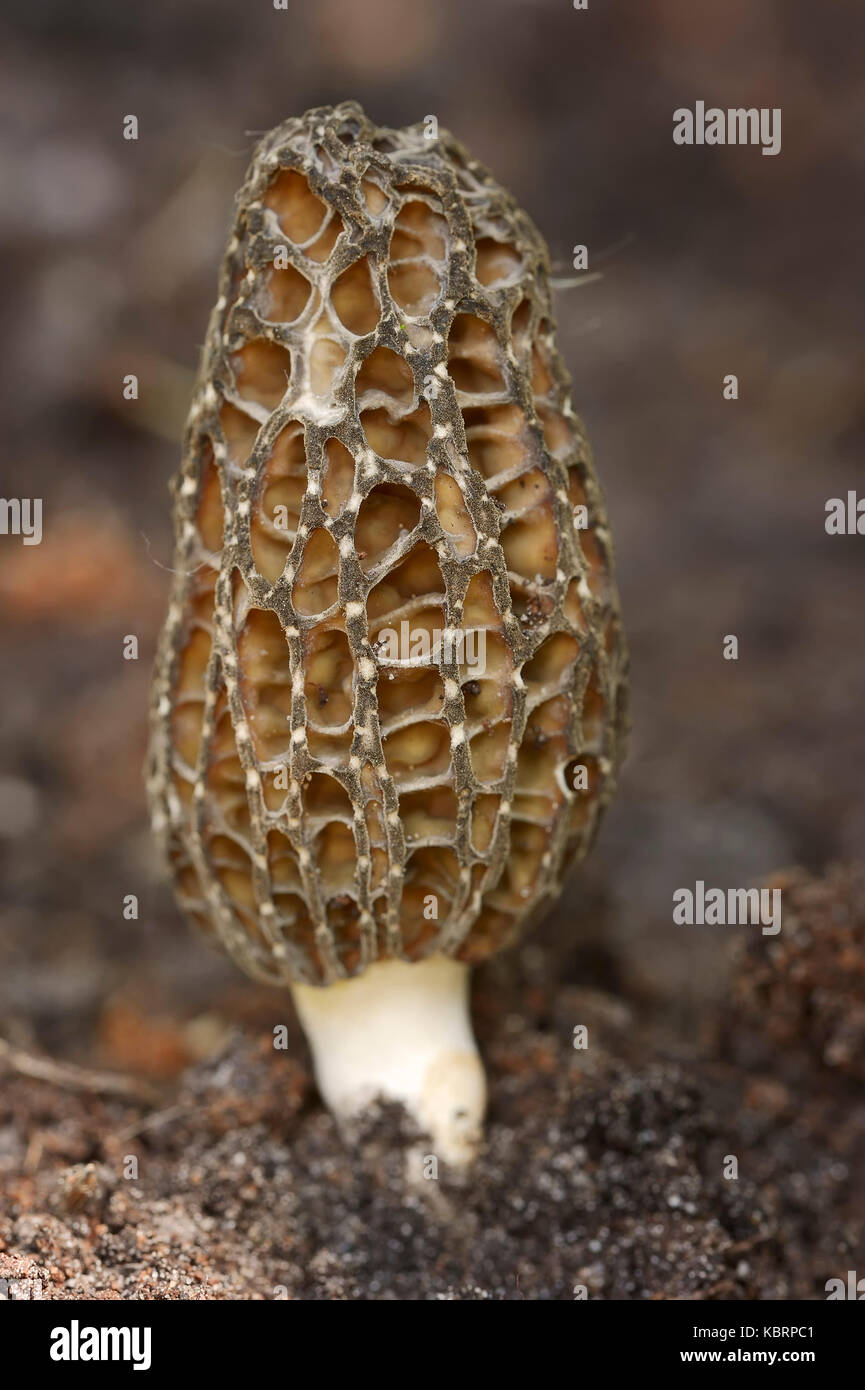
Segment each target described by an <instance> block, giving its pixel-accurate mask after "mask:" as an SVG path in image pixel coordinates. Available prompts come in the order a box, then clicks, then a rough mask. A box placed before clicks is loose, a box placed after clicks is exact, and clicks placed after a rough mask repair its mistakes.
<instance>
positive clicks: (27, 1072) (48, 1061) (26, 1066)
mask: <svg viewBox="0 0 865 1390" xmlns="http://www.w3.org/2000/svg"><path fill="white" fill-rule="evenodd" d="M0 1062H5V1063H6V1064H7V1066H9V1067H11V1069H12V1070H13V1071H15V1072H17V1073H18V1075H19V1076H28V1077H30V1078H31V1080H33V1081H47V1082H48V1083H49V1085H52V1086H59V1087H60V1088H61V1089H62V1090H66V1091H88V1092H90V1093H91V1094H92V1095H103V1096H118V1097H120V1099H122V1100H130V1101H137V1102H139V1103H143V1104H146V1105H156V1104H158V1102H159V1101H160V1100H161V1099H162V1096H161V1093H160V1092H159V1091H158V1090H157V1089H156V1087H155V1086H151V1084H150V1083H149V1082H148V1081H141V1080H139V1079H138V1078H135V1077H131V1076H121V1075H120V1074H119V1073H115V1072H104V1071H90V1070H89V1069H88V1068H86V1067H79V1066H76V1065H75V1064H74V1063H72V1062H55V1061H54V1060H53V1058H51V1057H37V1056H36V1055H35V1054H34V1053H32V1052H25V1051H24V1049H23V1048H20V1047H13V1046H12V1044H11V1043H8V1042H7V1041H6V1040H5V1038H0Z"/></svg>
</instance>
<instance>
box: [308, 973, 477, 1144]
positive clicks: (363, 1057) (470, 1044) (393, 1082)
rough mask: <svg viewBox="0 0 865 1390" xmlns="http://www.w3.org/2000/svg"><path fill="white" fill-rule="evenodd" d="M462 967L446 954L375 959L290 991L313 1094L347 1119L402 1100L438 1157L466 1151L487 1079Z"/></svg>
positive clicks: (474, 1133)
mask: <svg viewBox="0 0 865 1390" xmlns="http://www.w3.org/2000/svg"><path fill="white" fill-rule="evenodd" d="M468 987H469V971H468V966H466V965H462V964H461V963H460V962H459V961H455V960H450V959H449V958H447V957H445V956H430V957H428V959H426V960H422V961H418V962H417V963H416V964H410V963H409V962H407V961H399V960H386V961H377V962H376V963H375V964H374V965H371V966H370V967H369V968H368V969H367V970H365V971H364V973H363V974H362V975H358V976H357V977H356V978H355V979H351V980H339V981H337V983H336V984H332V985H328V986H327V987H326V988H318V987H316V986H314V985H303V984H295V985H293V986H292V994H293V995H294V1002H295V1005H296V1007H297V1012H298V1014H299V1016H300V1021H301V1023H302V1024H303V1027H304V1031H305V1032H306V1036H307V1039H308V1041H309V1045H310V1047H311V1049H312V1055H313V1062H314V1065H315V1075H316V1080H317V1081H318V1086H319V1090H320V1091H321V1094H322V1096H323V1098H324V1100H325V1101H326V1103H327V1104H328V1106H329V1107H330V1109H331V1110H332V1111H333V1112H334V1114H335V1115H336V1116H337V1118H338V1119H343V1120H347V1119H350V1118H351V1117H352V1116H353V1115H357V1113H358V1112H359V1111H361V1110H363V1109H364V1108H365V1107H366V1106H367V1105H369V1103H370V1101H371V1100H373V1099H374V1097H375V1096H379V1095H380V1096H384V1097H386V1098H387V1099H388V1100H399V1101H402V1103H403V1105H404V1106H405V1108H406V1110H408V1112H409V1113H410V1114H411V1115H412V1116H413V1118H414V1119H415V1120H416V1122H417V1123H418V1124H419V1125H420V1127H421V1129H423V1131H424V1132H425V1133H427V1134H429V1136H430V1138H431V1139H432V1141H433V1151H434V1152H435V1153H436V1154H437V1155H438V1156H439V1157H441V1158H442V1159H443V1160H444V1161H445V1162H447V1163H450V1164H454V1165H462V1164H466V1163H468V1162H469V1161H470V1160H471V1158H472V1157H473V1154H474V1151H475V1149H476V1147H477V1144H478V1141H479V1139H480V1134H481V1123H482V1120H483V1114H484V1108H485V1105H486V1082H485V1078H484V1070H483V1065H482V1063H481V1060H480V1057H479V1056H478V1051H477V1047H476V1045H475V1040H474V1037H473V1035H472V1028H471V1021H470V1019H469V988H468Z"/></svg>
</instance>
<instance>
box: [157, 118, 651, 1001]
mask: <svg viewBox="0 0 865 1390" xmlns="http://www.w3.org/2000/svg"><path fill="white" fill-rule="evenodd" d="M174 495H175V526H176V536H177V552H176V555H177V558H176V561H175V568H176V571H177V573H176V576H175V581H174V589H173V593H172V598H171V603H170V608H169V614H168V619H167V622H166V624H165V627H164V630H163V634H162V639H161V643H160V650H159V656H158V660H157V667H156V673H155V677H154V687H153V703H152V737H151V748H150V756H149V765H148V785H149V795H150V802H151V808H152V815H153V822H154V827H155V830H156V832H157V835H158V837H159V839H160V841H161V843H162V845H163V847H164V849H165V851H166V853H167V855H168V858H169V861H170V863H171V865H172V869H173V873H174V878H175V883H176V888H177V892H178V897H179V900H180V902H181V904H182V906H183V907H184V908H185V910H186V911H187V912H188V914H189V915H190V916H191V917H192V918H193V919H194V920H195V921H196V922H198V923H199V925H200V926H202V927H203V928H204V929H205V930H207V931H208V932H210V934H211V935H212V936H214V937H215V938H216V939H217V940H218V941H219V942H220V943H221V944H222V945H223V947H224V948H225V949H227V950H228V952H229V953H230V954H231V955H232V956H233V957H234V958H235V960H237V961H238V962H239V963H240V964H241V965H242V966H243V967H244V968H245V969H246V970H248V971H249V972H250V973H251V974H253V975H255V976H256V977H258V978H262V979H267V980H271V981H273V980H285V981H288V980H300V981H305V982H308V983H313V984H315V983H327V982H328V981H331V980H333V979H336V978H339V977H341V976H346V975H348V976H351V975H354V974H357V973H359V972H360V971H362V970H363V969H364V968H365V967H366V966H367V965H368V964H369V963H370V962H372V961H373V960H375V959H381V958H387V957H401V958H404V959H408V960H416V959H419V958H421V957H423V956H427V955H429V954H432V953H444V954H446V955H452V956H456V957H458V958H460V959H462V960H465V961H470V962H474V961H477V960H480V959H482V958H484V957H485V956H487V955H489V954H490V953H492V952H493V951H495V950H497V949H499V947H501V946H502V945H504V944H505V943H506V942H508V941H510V940H511V939H513V937H514V936H515V934H516V933H517V932H518V931H519V930H521V929H522V927H523V926H524V925H525V924H526V922H527V921H528V920H529V919H530V918H531V917H533V916H535V915H537V914H538V913H539V911H540V910H541V909H543V908H544V906H546V905H548V904H549V902H550V900H551V898H552V897H553V896H555V895H556V894H557V893H558V891H559V888H560V882H561V876H562V873H563V871H564V870H565V869H566V868H568V867H570V866H571V865H572V864H573V863H574V862H576V861H577V860H578V859H579V858H581V857H582V855H583V854H584V853H585V852H586V850H587V848H588V846H589V844H590V843H591V840H592V837H593V835H594V832H595V829H596V827H597V822H598V817H599V815H600V813H601V811H602V809H603V807H604V805H605V804H606V802H607V800H608V799H609V796H610V794H611V791H612V786H613V779H614V776H615V772H616V768H617V766H618V763H619V761H620V757H621V751H622V742H623V731H624V724H625V680H626V656H625V647H624V640H623V635H622V629H621V623H620V619H619V611H618V602H617V597H616V592H615V587H614V582H613V576H612V554H611V542H610V536H609V530H608V525H607V518H606V513H605V509H604V504H603V499H602V497H601V494H600V491H599V488H598V485H597V482H596V480H595V475H594V470H593V466H592V461H591V455H590V451H589V448H588V445H587V442H586V439H585V436H584V432H583V429H582V425H581V423H580V421H579V419H578V418H577V416H576V415H575V414H574V412H573V410H572V408H571V404H570V397H569V383H568V378H567V374H566V372H565V370H564V367H563V364H562V361H561V358H560V356H559V353H558V350H557V347H556V342H555V327H554V320H553V315H552V310H551V304H550V293H549V285H548V256H547V251H546V247H545V245H544V243H543V240H542V238H541V237H540V235H539V234H538V232H537V230H536V229H535V227H534V225H533V224H532V222H531V220H530V219H529V218H528V217H527V215H526V214H525V213H524V212H522V211H521V210H520V208H519V207H518V206H517V204H516V203H515V202H514V200H513V198H512V197H511V196H510V195H509V194H508V193H506V192H505V191H504V189H502V188H501V187H500V186H499V184H498V183H497V182H496V181H495V180H494V179H493V178H492V176H491V175H490V174H489V173H488V172H487V171H486V170H485V169H484V168H483V167H482V166H481V165H480V164H478V163H477V162H476V161H475V160H473V159H472V158H471V157H470V156H469V155H468V154H467V152H466V151H465V150H464V149H463V148H462V146H461V145H460V144H459V143H458V142H457V141H456V140H454V139H453V138H452V137H451V136H450V135H449V134H447V133H446V132H444V131H442V132H440V133H439V134H438V137H437V138H436V139H435V140H429V139H427V138H426V135H425V132H424V127H423V126H422V125H420V126H417V127H412V128H410V129H407V130H401V131H394V130H387V129H382V128H379V127H376V126H374V125H372V124H371V123H370V122H369V121H368V120H367V118H366V117H365V115H364V114H363V112H362V111H361V109H360V107H359V106H357V105H356V104H355V103H345V104H343V105H341V106H338V107H336V108H321V109H318V110H314V111H310V112H307V114H306V115H305V116H303V117H300V118H298V119H294V120H289V121H286V122H285V123H284V124H283V125H281V126H279V127H278V128H277V129H276V130H274V131H272V132H271V133H270V134H269V135H267V136H266V137H265V139H263V140H262V141H261V143H260V144H259V146H258V147H257V149H256V151H255V154H254V157H253V161H252V164H251V166H250V170H249V173H248V176H247V179H246V182H245V183H244V185H243V188H242V189H241V191H240V194H239V197H238V212H237V219H236V223H235V226H234V229H233V232H232V235H231V237H230V240H229V244H228V248H227V252H226V257H225V261H224V264H223V268H222V272H221V278H220V287H219V298H218V301H217V304H216V307H215V309H214V311H213V314H212V316H211V320H210V325H209V329H208V333H207V339H206V343H205V347H204V350H203V353H202V360H201V366H200V370H199V375H198V379H197V384H196V388H195V393H194V398H193V402H192V408H191V412H190V416H189V422H188V426H187V431H186V436H185V443H184V458H183V466H182V469H181V472H180V475H179V478H178V479H177V481H176V484H175V488H174ZM579 769H585V771H584V772H583V773H579ZM577 774H578V775H577ZM583 783H585V784H586V785H585V786H584V785H583Z"/></svg>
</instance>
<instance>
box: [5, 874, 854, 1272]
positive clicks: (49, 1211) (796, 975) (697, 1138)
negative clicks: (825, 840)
mask: <svg viewBox="0 0 865 1390" xmlns="http://www.w3.org/2000/svg"><path fill="white" fill-rule="evenodd" d="M862 879H863V875H862V874H861V873H848V872H846V871H843V870H837V871H835V872H834V873H833V875H832V876H831V878H830V880H829V881H828V882H826V883H822V884H821V883H815V882H812V881H809V880H807V879H806V878H804V876H794V877H793V878H792V879H790V880H785V883H786V887H785V895H786V897H787V899H788V901H789V913H790V916H791V918H794V919H795V921H796V927H795V937H794V941H799V942H800V943H801V941H802V938H803V935H804V933H806V932H807V933H808V938H809V943H810V944H809V949H808V957H809V964H808V972H807V977H806V975H805V973H804V972H803V971H802V970H801V969H800V966H799V962H800V961H801V956H802V948H801V945H800V949H799V950H798V951H797V950H795V949H794V950H793V951H788V952H787V953H786V954H785V955H784V956H783V957H781V958H780V959H774V960H773V961H772V962H771V964H767V965H766V966H764V973H766V972H768V971H770V970H771V971H772V972H773V979H774V983H775V985H776V987H777V991H778V994H779V995H780V997H781V999H782V1002H783V1001H785V1000H788V999H789V997H790V995H791V994H792V995H793V996H794V997H795V998H796V999H797V1000H799V1001H800V1007H799V1012H798V1014H797V1022H796V1028H795V1039H796V1040H797V1042H798V1043H799V1044H801V1046H800V1048H799V1054H798V1069H797V1073H796V1086H795V1089H793V1087H792V1086H791V1085H790V1084H788V1083H787V1081H785V1080H784V1079H783V1078H782V1076H781V1075H780V1074H779V1068H778V1066H775V1067H774V1068H773V1070H771V1071H770V1070H768V1069H767V1065H768V1064H769V1063H770V1061H771V1057H770V1056H769V1057H766V1058H764V1062H763V1065H762V1066H761V1068H760V1070H755V1069H754V1068H753V1065H747V1063H748V1060H749V1059H748V1057H747V1053H748V1049H749V1048H751V1049H752V1050H753V1056H758V1055H759V1054H760V1052H761V1048H763V1035H765V1034H766V1033H771V1032H772V1031H773V1026H774V1018H775V1015H774V1014H772V1013H768V1012H767V1013H766V1014H764V1015H763V1027H762V1030H761V1028H760V1027H759V1026H758V1025H757V1024H756V1023H755V1019H754V1017H753V1011H752V1007H751V998H752V995H751V993H749V992H748V991H747V990H746V991H745V1002H744V1004H743V1013H742V1015H741V1016H739V1015H738V1014H737V1013H736V1012H735V1011H733V1010H728V1011H727V1012H726V1015H725V1016H723V1017H721V1016H719V1018H718V1020H717V1022H718V1033H717V1046H716V1047H710V1048H708V1049H704V1050H703V1053H702V1055H699V1056H698V1055H697V1052H696V1049H695V1050H694V1051H693V1052H692V1053H691V1055H689V1056H685V1055H680V1056H679V1057H677V1058H674V1057H670V1058H668V1059H667V1060H658V1059H657V1058H656V1056H653V1054H656V1053H657V1051H658V1048H657V1039H656V1038H654V1036H653V1029H652V1028H651V1027H647V1026H646V1024H645V1023H644V1022H641V1020H640V1019H639V1017H638V1016H637V1015H636V1014H635V1013H634V1012H633V1011H632V1010H631V1009H630V1008H629V1007H628V1006H627V1005H626V1004H625V1003H624V1002H622V1001H621V1000H618V999H615V998H613V997H612V996H610V995H607V994H604V993H601V992H593V991H589V990H584V989H580V988H578V987H576V986H570V987H564V988H562V987H560V988H558V989H553V988H550V986H549V984H548V982H547V981H546V980H543V979H542V980H539V979H537V978H534V979H532V978H531V975H532V973H533V972H532V971H531V970H527V969H526V964H525V962H524V961H522V960H521V959H520V958H519V957H513V958H511V959H510V960H508V961H506V962H505V963H504V964H503V965H499V966H498V967H497V968H495V969H492V970H490V971H488V972H487V974H486V975H485V976H484V977H483V980H482V982H481V986H480V988H479V991H478V999H477V1013H478V1016H479V1020H480V1024H481V1033H482V1036H483V1043H484V1050H485V1053H486V1056H487V1058H488V1061H489V1068H490V1078H491V1088H492V1103H491V1114H490V1123H489V1130H488V1137H487V1143H486V1147H485V1149H484V1151H483V1153H482V1155H481V1157H480V1159H479V1161H478V1163H477V1165H476V1167H475V1168H474V1170H473V1171H472V1172H471V1174H470V1175H468V1176H462V1175H454V1174H451V1173H448V1172H446V1171H440V1172H439V1173H438V1175H437V1176H431V1172H432V1170H431V1168H430V1166H429V1162H428V1158H427V1162H426V1169H427V1175H426V1176H424V1154H425V1148H424V1145H423V1142H422V1139H421V1138H420V1137H419V1136H417V1135H414V1134H412V1133H411V1132H410V1131H409V1129H408V1128H407V1124H406V1121H405V1117H404V1115H403V1114H402V1112H401V1111H400V1110H399V1109H398V1108H397V1107H382V1108H381V1109H380V1110H379V1111H378V1112H377V1113H375V1114H372V1115H370V1116H369V1118H368V1120H367V1121H366V1122H365V1123H364V1125H363V1127H362V1129H361V1130H360V1131H359V1132H357V1133H356V1134H354V1135H353V1136H351V1137H350V1141H347V1140H346V1139H344V1138H341V1137H340V1135H339V1134H338V1133H337V1130H336V1128H335V1125H334V1122H333V1120H332V1119H331V1117H330V1116H329V1115H328V1114H327V1113H325V1112H324V1111H323V1109H322V1108H321V1106H320V1105H319V1103H318V1102H317V1100H316V1098H315V1095H314V1091H313V1088H312V1085H311V1080H310V1077H309V1074H308V1071H307V1068H306V1063H305V1060H304V1058H303V1053H302V1048H301V1047H300V1045H299V1043H298V1042H297V1040H296V1039H295V1040H294V1043H293V1045H292V1047H291V1048H290V1049H289V1050H288V1051H287V1052H286V1051H277V1050H275V1049H274V1046H273V1037H272V1032H271V1029H270V1028H268V1027H266V1026H264V1016H263V1014H262V1019H261V1021H260V1026H259V1027H257V1028H256V1027H254V1026H252V1024H251V1022H250V1023H249V1024H247V1026H245V1027H244V1028H241V1029H238V1030H237V1031H236V1032H235V1033H234V1035H233V1036H232V1037H231V1038H230V1040H229V1041H228V1043H227V1045H226V1046H225V1047H224V1048H223V1049H222V1050H220V1051H219V1053H218V1054H217V1055H215V1056H213V1057H211V1058H210V1060H208V1061H206V1062H200V1063H198V1064H196V1065H193V1066H191V1067H189V1068H188V1069H187V1070H186V1071H184V1073H183V1074H182V1075H181V1077H180V1079H179V1085H178V1086H177V1087H176V1089H175V1088H172V1090H171V1094H168V1093H167V1092H166V1095H165V1097H164V1103H163V1104H162V1105H161V1106H158V1107H156V1108H153V1107H144V1106H142V1105H139V1104H137V1103H120V1102H118V1101H117V1100H113V1101H112V1100H108V1099H106V1098H99V1097H95V1096H94V1095H92V1094H88V1095H84V1096H82V1095H79V1094H74V1093H71V1092H70V1091H69V1089H68V1087H65V1086H64V1087H59V1086H55V1085H52V1084H48V1083H43V1082H38V1081H32V1080H24V1079H22V1078H20V1077H13V1078H12V1079H8V1078H7V1080H6V1083H5V1086H4V1100H3V1103H2V1108H0V1164H2V1190H3V1195H4V1202H3V1211H4V1213H5V1214H4V1216H3V1217H2V1219H0V1249H2V1250H4V1251H5V1252H6V1253H4V1254H0V1278H5V1279H7V1280H10V1281H19V1283H18V1289H20V1290H22V1291H23V1290H26V1289H28V1288H29V1289H33V1288H35V1287H36V1286H37V1285H38V1287H39V1289H40V1292H41V1296H42V1297H43V1298H58V1299H64V1298H67V1299H68V1298H73V1299H74V1298H121V1299H130V1298H143V1299H149V1298H160V1299H163V1298H170V1299H188V1298H193V1299H201V1298H277V1297H283V1298H291V1299H297V1298H300V1299H430V1298H445V1299H484V1298H489V1299H519V1298H528V1299H571V1298H574V1297H577V1296H582V1297H590V1298H618V1299H640V1298H692V1299H707V1298H723V1299H740V1298H756V1299H788V1298H813V1297H823V1296H825V1294H824V1284H825V1281H826V1280H827V1279H829V1278H831V1277H835V1276H837V1275H838V1274H839V1272H842V1273H843V1271H846V1269H847V1268H848V1267H853V1266H851V1260H852V1261H854V1262H855V1253H856V1250H857V1247H858V1242H859V1240H860V1238H861V1226H862V1204H861V1196H860V1197H859V1200H858V1201H857V1200H856V1193H857V1190H858V1191H859V1192H860V1193H861V1184H862V1178H863V1170H865V1106H863V1103H862V1095H861V1091H860V1090H859V1089H858V1087H855V1086H851V1084H850V1082H849V1080H848V1075H849V1068H848V1067H847V1065H846V1059H845V1057H844V1056H842V1054H841V1053H839V1051H838V1049H837V1047H835V1046H831V1045H830V1046H829V1047H828V1048H827V1047H826V1046H825V1045H824V1043H823V1040H824V1038H825V1037H826V1035H827V1031H828V1032H830V1033H831V1034H832V1036H833V1037H834V1036H836V1035H837V1033H838V1031H839V1028H840V1031H841V1032H843V1031H844V1029H843V1025H841V1024H840V1022H839V1021H840V1020H841V1019H842V1017H843V1018H853V1017H854V1016H856V1015H857V1011H861V1008H862V1004H863V998H865V990H863V972H862V962H863V959H865V914H863V911H862V908H861V903H862V902H863V900H865V899H863V893H862V888H863V882H862ZM791 958H792V961H793V964H792V965H791V963H790V961H791ZM752 968H753V962H749V964H748V967H747V979H748V980H749V981H750V982H751V986H752V988H753V989H756V990H758V991H759V990H763V989H764V988H765V986H764V985H763V983H762V978H763V977H762V976H759V975H756V976H755V975H752ZM785 970H786V971H788V972H790V973H788V974H787V975H785V974H784V973H783V972H784V971H785ZM535 975H536V972H535ZM827 979H831V980H832V982H833V984H832V989H831V990H826V989H824V988H823V981H825V980H827ZM784 985H786V987H787V988H786V990H785V989H784V988H783V986H784ZM741 988H742V989H744V988H745V986H744V985H742V986H741ZM806 991H810V1001H809V1003H808V1005H807V1007H806V1006H805V1004H804V1002H801V1001H803V1000H804V995H805V992H806ZM780 1018H781V1021H782V1023H783V1020H784V1019H785V1018H786V1013H785V1011H784V1008H783V1007H782V1009H781V1013H780ZM580 1024H582V1025H584V1026H585V1027H586V1028H587V1030H588V1039H587V1040H588V1046H587V1047H586V1048H581V1049H576V1048H575V1047H574V1046H573V1032H574V1028H575V1027H576V1026H578V1025H580ZM731 1038H733V1039H735V1049H736V1050H737V1051H738V1053H739V1059H738V1061H737V1062H731V1061H730V1060H729V1059H727V1058H726V1057H725V1053H727V1052H729V1050H730V1039H731ZM772 1055H775V1056H780V1057H781V1058H782V1059H784V1053H783V1051H782V1052H781V1053H777V1052H776V1053H775V1054H772ZM751 1060H753V1059H751ZM783 1070H784V1067H783V1066H782V1067H781V1068H780V1071H783ZM130 1156H134V1157H135V1158H136V1159H137V1173H138V1176H137V1180H136V1179H134V1178H128V1177H125V1176H124V1173H125V1172H126V1173H128V1172H129V1171H130V1170H129V1160H130ZM16 1292H17V1291H16V1289H15V1288H14V1287H13V1296H16ZM17 1296H22V1293H21V1292H17Z"/></svg>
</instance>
